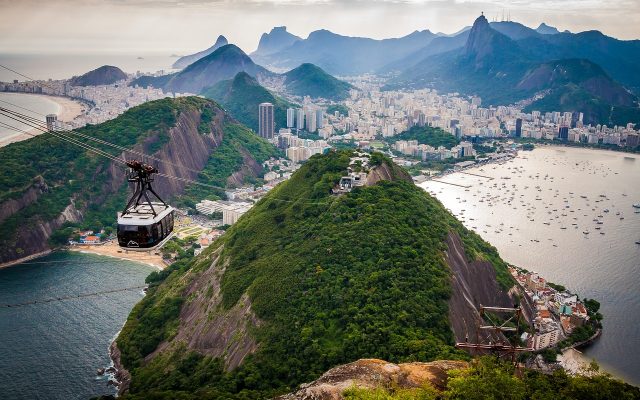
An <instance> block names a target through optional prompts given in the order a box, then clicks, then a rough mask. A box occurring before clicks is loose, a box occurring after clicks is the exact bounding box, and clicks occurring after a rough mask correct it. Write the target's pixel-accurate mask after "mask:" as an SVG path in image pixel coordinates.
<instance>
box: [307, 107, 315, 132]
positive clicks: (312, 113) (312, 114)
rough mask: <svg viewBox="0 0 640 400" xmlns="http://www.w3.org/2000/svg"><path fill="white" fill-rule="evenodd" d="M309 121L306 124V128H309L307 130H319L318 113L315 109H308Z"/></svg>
mask: <svg viewBox="0 0 640 400" xmlns="http://www.w3.org/2000/svg"><path fill="white" fill-rule="evenodd" d="M306 114H307V121H306V122H307V123H306V125H305V129H306V130H307V132H309V133H311V132H315V131H317V130H318V127H317V124H316V113H315V111H314V110H307V113H306Z"/></svg>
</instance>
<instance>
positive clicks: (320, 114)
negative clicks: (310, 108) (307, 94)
mask: <svg viewBox="0 0 640 400" xmlns="http://www.w3.org/2000/svg"><path fill="white" fill-rule="evenodd" d="M323 120H324V111H322V109H321V108H318V109H317V110H316V126H317V127H318V129H322V127H323V126H324V123H323Z"/></svg>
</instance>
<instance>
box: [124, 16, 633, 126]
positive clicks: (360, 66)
mask: <svg viewBox="0 0 640 400" xmlns="http://www.w3.org/2000/svg"><path fill="white" fill-rule="evenodd" d="M225 41H226V40H225ZM219 43H221V39H220V38H219V40H218V41H217V42H216V44H215V45H214V46H212V47H211V48H210V49H207V50H206V51H204V52H201V53H197V54H195V55H193V56H189V57H193V58H192V59H196V58H198V57H200V58H199V59H197V60H196V61H194V62H193V63H192V64H190V65H188V66H187V67H185V68H184V70H182V71H180V72H178V73H176V74H173V75H168V76H163V77H141V78H139V79H137V80H136V81H134V84H140V85H149V84H151V85H154V86H156V87H162V88H164V89H166V90H170V91H174V92H191V93H201V92H202V91H204V90H205V89H207V88H209V87H213V86H214V85H216V84H217V83H218V82H220V81H225V80H231V79H232V78H234V77H235V76H236V74H237V73H239V72H246V73H247V74H248V75H249V76H251V77H253V78H257V81H258V82H260V81H261V80H262V79H265V78H269V79H271V78H275V79H282V80H283V81H282V83H283V84H284V86H285V88H286V91H288V92H289V93H291V94H294V95H298V96H305V95H309V96H312V97H324V98H327V99H331V100H340V99H344V98H345V97H346V96H347V95H348V90H349V88H350V86H349V85H348V84H347V83H345V82H342V81H339V80H337V79H336V78H334V77H333V76H331V75H329V74H334V75H352V74H362V73H366V72H373V73H377V74H383V75H387V76H390V77H391V79H390V80H389V82H388V84H387V86H386V87H385V89H401V88H405V89H411V88H414V89H415V88H435V89H438V90H440V91H448V92H460V93H463V94H467V95H479V96H481V97H482V99H483V103H484V104H485V105H491V104H493V105H500V104H510V103H513V102H517V101H520V100H523V99H526V98H528V97H531V96H532V95H534V94H536V93H539V92H546V94H547V96H548V97H547V98H546V100H545V101H544V102H542V101H539V102H537V103H535V106H540V107H542V106H544V108H545V109H550V108H553V107H556V108H554V110H556V111H583V110H582V109H579V107H581V106H585V107H586V108H585V110H586V111H585V117H586V120H587V121H589V122H600V123H607V124H611V123H621V122H622V121H623V120H624V119H625V118H628V117H629V116H631V117H633V118H634V119H632V120H630V121H633V122H640V120H639V119H636V117H634V115H635V114H636V111H637V110H636V109H637V98H636V97H635V95H634V93H639V92H640V74H638V73H637V72H636V69H637V66H638V65H640V40H628V41H624V40H618V39H615V38H611V37H608V36H605V35H603V34H602V33H600V32H598V31H587V32H581V33H575V34H574V33H571V32H568V31H564V32H560V31H559V30H558V29H557V28H555V27H551V26H549V25H546V24H544V23H543V24H540V26H538V27H537V28H536V29H532V28H529V27H527V26H525V25H523V24H520V23H517V22H512V21H502V22H491V23H490V22H489V21H488V20H487V19H486V18H485V17H484V16H481V17H479V18H478V19H477V20H476V21H475V22H474V24H473V26H472V27H469V28H465V29H462V30H461V31H459V32H457V33H455V34H453V35H444V34H441V33H439V34H434V33H432V32H430V31H429V30H423V31H415V32H413V33H411V34H409V35H407V36H403V37H400V38H394V39H384V40H375V39H370V38H362V37H349V36H343V35H338V34H335V33H333V32H330V31H328V30H318V31H314V32H311V33H310V34H309V36H308V37H307V38H306V39H302V38H300V37H298V36H295V35H293V34H291V33H289V32H287V29H286V27H284V26H280V27H275V28H273V29H272V30H271V31H270V32H268V33H264V34H263V35H262V37H261V38H260V43H259V46H258V49H257V50H256V51H255V52H254V53H252V54H251V57H249V56H248V55H247V54H245V53H244V52H243V51H242V50H240V49H239V48H238V47H236V46H234V45H224V46H222V47H219V48H217V49H216V50H214V51H212V52H210V53H209V54H206V53H207V52H209V51H210V50H212V49H214V48H215V47H216V46H217V45H218V44H219ZM205 54H206V55H205ZM572 60H573V61H572ZM580 60H581V61H580ZM179 61H180V60H179ZM261 65H264V66H266V67H268V69H267V68H263V67H262V66H261ZM552 65H553V66H554V67H557V68H560V70H563V68H564V69H566V70H567V71H571V73H570V74H568V75H563V74H562V73H556V74H552V75H551V76H553V79H550V80H547V81H545V80H542V81H541V80H540V78H541V76H543V75H544V74H543V72H544V71H548V70H549V68H551V66H552ZM272 71H280V72H284V71H288V72H286V73H283V74H280V75H279V74H276V73H275V72H272ZM325 71H326V72H325ZM594 73H595V74H597V75H598V76H597V77H593V76H592V74H594ZM587 76H589V77H590V78H589V79H583V78H585V77H587ZM561 77H562V78H561ZM560 82H561V83H560ZM594 82H598V84H595V83H594ZM614 94H615V95H614ZM587 96H590V99H587ZM553 99H555V100H553ZM594 104H597V107H596V106H595V105H594ZM607 109H608V110H609V113H607V112H605V110H607Z"/></svg>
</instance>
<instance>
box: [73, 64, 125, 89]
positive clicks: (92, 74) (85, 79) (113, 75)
mask: <svg viewBox="0 0 640 400" xmlns="http://www.w3.org/2000/svg"><path fill="white" fill-rule="evenodd" d="M123 79H127V74H125V73H124V72H123V71H122V70H121V69H120V68H118V67H114V66H111V65H103V66H102V67H100V68H96V69H94V70H93V71H89V72H87V73H86V74H84V75H81V76H76V77H73V78H71V82H70V83H71V85H73V86H99V85H111V84H112V83H116V82H118V81H121V80H123Z"/></svg>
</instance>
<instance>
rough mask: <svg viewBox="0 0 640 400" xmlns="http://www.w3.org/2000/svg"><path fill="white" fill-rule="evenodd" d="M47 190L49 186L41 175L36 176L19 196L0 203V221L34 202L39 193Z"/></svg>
mask: <svg viewBox="0 0 640 400" xmlns="http://www.w3.org/2000/svg"><path fill="white" fill-rule="evenodd" d="M48 190H49V188H48V186H47V184H46V183H45V181H44V178H42V176H37V177H36V178H35V179H34V182H33V183H32V184H31V185H30V186H29V187H28V188H27V190H25V191H24V192H23V193H22V194H21V195H20V197H17V198H9V199H8V200H5V201H4V202H2V203H0V222H2V221H4V220H5V219H7V218H9V217H10V216H12V215H13V214H15V213H17V212H18V211H20V210H22V209H23V208H25V207H27V206H29V205H31V204H32V203H35V202H36V200H38V198H39V197H40V195H41V194H42V193H45V192H46V191H48Z"/></svg>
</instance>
